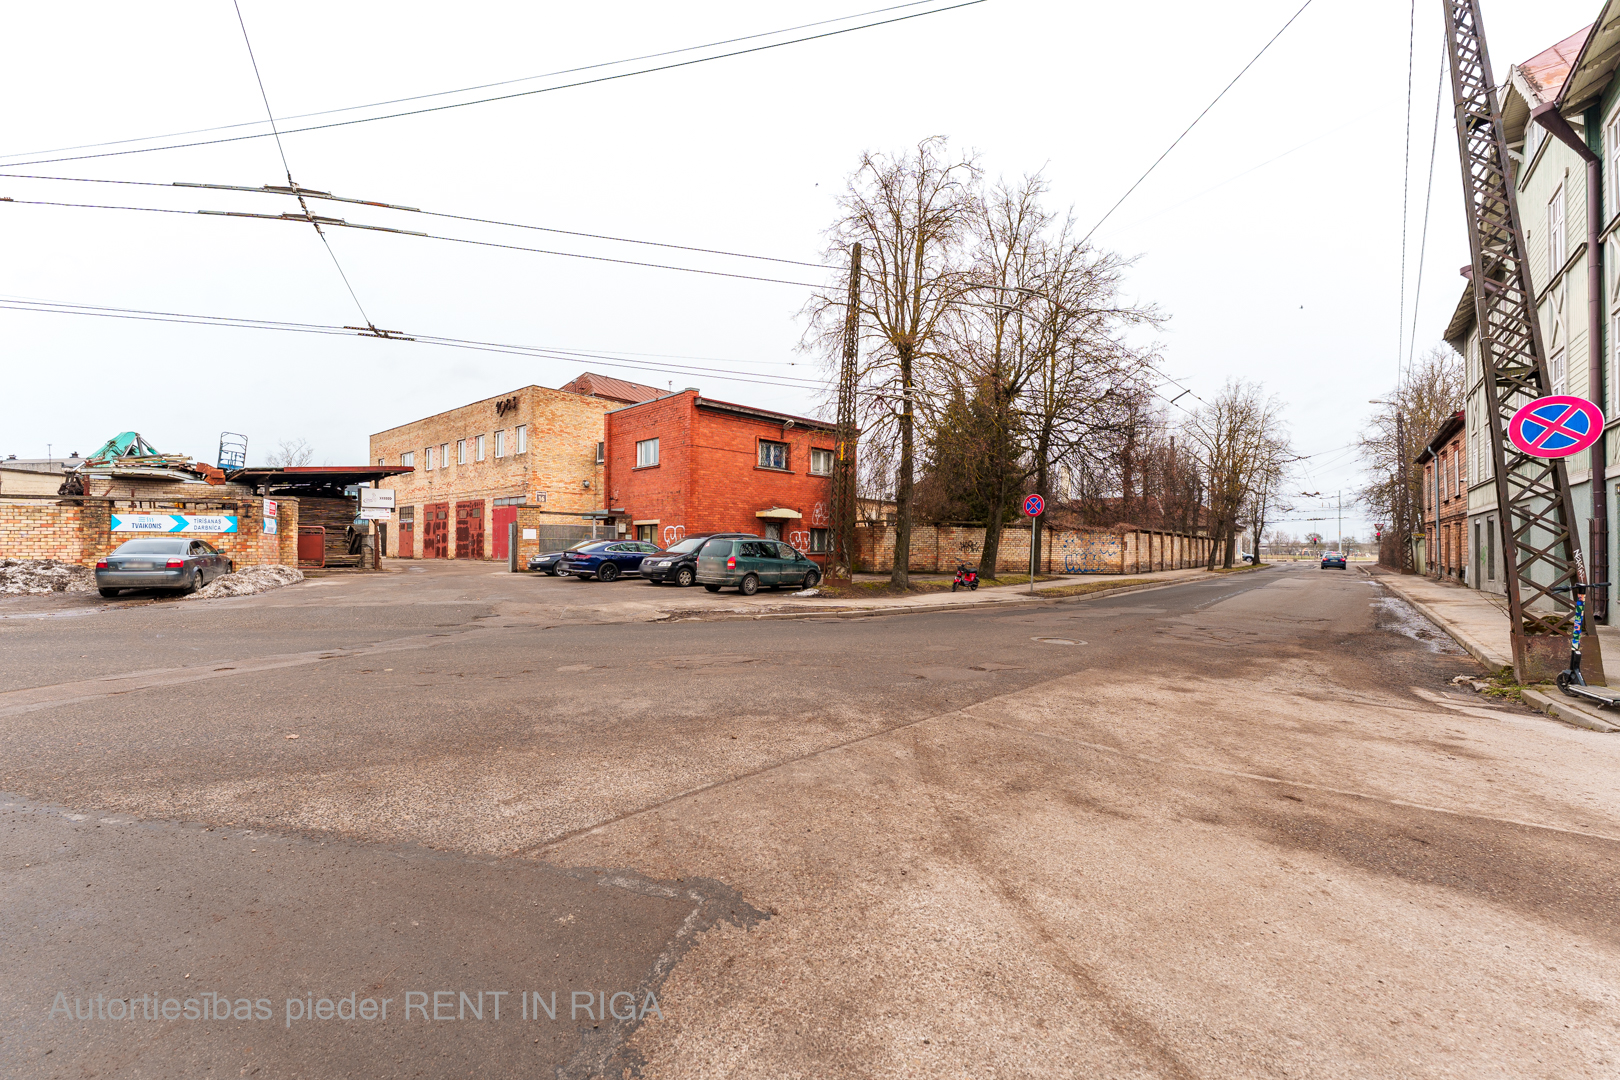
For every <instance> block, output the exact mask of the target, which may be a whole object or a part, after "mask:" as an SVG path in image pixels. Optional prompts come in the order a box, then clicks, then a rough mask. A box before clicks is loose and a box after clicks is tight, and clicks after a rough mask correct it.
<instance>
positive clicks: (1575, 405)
mask: <svg viewBox="0 0 1620 1080" xmlns="http://www.w3.org/2000/svg"><path fill="white" fill-rule="evenodd" d="M1601 434H1603V411H1602V410H1601V409H1599V408H1598V407H1597V406H1596V405H1594V404H1592V403H1591V402H1590V401H1587V400H1586V399H1585V398H1578V397H1569V396H1567V395H1563V394H1555V395H1553V396H1551V397H1544V398H1537V399H1536V400H1534V401H1532V402H1531V403H1530V404H1528V405H1526V406H1524V408H1522V409H1520V410H1519V411H1518V412H1516V413H1514V414H1513V419H1512V420H1509V421H1508V439H1509V441H1511V442H1512V443H1513V445H1514V446H1515V447H1517V448H1518V449H1519V451H1520V453H1525V454H1529V455H1531V456H1532V457H1538V458H1564V457H1569V456H1571V455H1572V454H1578V453H1580V452H1581V451H1582V450H1585V449H1587V448H1588V447H1590V446H1591V445H1592V444H1593V443H1595V442H1597V441H1598V436H1599V435H1601Z"/></svg>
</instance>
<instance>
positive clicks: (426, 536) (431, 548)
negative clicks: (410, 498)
mask: <svg viewBox="0 0 1620 1080" xmlns="http://www.w3.org/2000/svg"><path fill="white" fill-rule="evenodd" d="M449 515H450V504H449V503H429V504H428V505H426V506H424V507H422V558H424V559H448V558H449V557H450V521H449Z"/></svg>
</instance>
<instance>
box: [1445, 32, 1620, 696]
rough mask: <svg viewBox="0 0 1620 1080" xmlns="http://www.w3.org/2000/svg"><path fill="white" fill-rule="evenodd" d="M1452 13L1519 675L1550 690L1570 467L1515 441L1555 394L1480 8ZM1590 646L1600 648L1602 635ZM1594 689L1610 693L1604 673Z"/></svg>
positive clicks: (1570, 576) (1560, 656)
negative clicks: (1510, 432) (1515, 419)
mask: <svg viewBox="0 0 1620 1080" xmlns="http://www.w3.org/2000/svg"><path fill="white" fill-rule="evenodd" d="M1442 2H1443V4H1444V7H1445V14H1446V47H1447V51H1448V53H1449V55H1450V59H1451V86H1452V93H1453V99H1454V101H1455V105H1456V121H1457V147H1458V150H1459V152H1460V154H1461V158H1462V178H1463V194H1464V198H1465V199H1466V200H1467V209H1468V247H1469V252H1470V254H1471V256H1472V260H1473V282H1474V315H1475V318H1476V320H1477V323H1478V328H1479V355H1480V363H1481V365H1482V370H1483V372H1484V383H1485V393H1486V418H1487V423H1488V428H1489V434H1490V445H1491V457H1492V462H1493V464H1494V468H1495V472H1496V475H1495V477H1494V480H1495V482H1496V503H1497V519H1498V521H1500V523H1501V529H1502V551H1503V554H1504V555H1505V556H1508V557H1507V558H1505V559H1504V562H1506V563H1507V566H1506V568H1505V569H1506V570H1507V573H1506V575H1505V576H1506V579H1507V597H1508V618H1509V624H1510V627H1511V629H1512V635H1513V669H1514V673H1515V675H1516V677H1517V678H1518V680H1519V681H1520V682H1522V683H1528V682H1540V681H1543V680H1545V679H1548V678H1551V677H1552V676H1553V675H1554V674H1555V673H1556V672H1558V671H1561V670H1563V669H1564V667H1565V666H1566V662H1567V660H1568V651H1567V650H1568V648H1569V636H1570V632H1571V630H1572V629H1573V628H1574V601H1573V600H1572V599H1571V598H1570V596H1569V594H1567V593H1555V592H1552V591H1551V590H1552V588H1553V587H1554V586H1558V585H1566V584H1569V583H1570V582H1572V581H1574V580H1575V577H1576V560H1577V559H1578V558H1579V557H1580V556H1579V540H1578V538H1577V536H1576V534H1575V532H1574V530H1573V529H1572V528H1571V524H1572V523H1573V522H1574V521H1575V511H1574V505H1573V503H1572V502H1571V500H1570V495H1569V478H1568V476H1567V475H1566V473H1565V471H1564V463H1563V461H1561V460H1557V459H1553V460H1547V459H1543V458H1537V457H1531V456H1530V455H1528V454H1524V453H1521V452H1520V451H1519V450H1518V449H1517V448H1516V447H1514V446H1513V445H1512V444H1511V443H1510V442H1508V440H1507V430H1506V429H1507V425H1508V421H1509V420H1510V419H1511V418H1512V416H1513V414H1514V413H1515V412H1516V411H1517V410H1518V409H1519V408H1520V407H1521V406H1523V405H1524V404H1526V403H1527V402H1529V401H1531V400H1533V399H1535V398H1538V397H1541V396H1543V395H1544V394H1545V393H1546V390H1545V388H1546V387H1548V386H1550V385H1552V384H1551V381H1550V380H1549V379H1548V377H1547V361H1546V356H1547V354H1546V351H1545V349H1544V348H1543V346H1542V341H1541V326H1540V324H1539V322H1538V321H1537V318H1536V307H1535V292H1534V289H1533V287H1532V285H1531V282H1530V268H1529V259H1528V257H1527V253H1526V249H1525V242H1524V230H1523V229H1522V228H1521V227H1520V224H1519V209H1518V204H1517V202H1516V201H1515V199H1514V194H1513V175H1512V171H1511V168H1510V167H1509V165H1508V161H1509V158H1508V153H1507V136H1506V134H1505V132H1504V130H1503V127H1502V109H1501V103H1500V100H1499V99H1498V97H1497V93H1496V88H1495V86H1493V85H1492V84H1491V64H1490V55H1489V53H1488V52H1487V51H1486V48H1485V30H1484V26H1483V24H1482V23H1481V21H1480V14H1479V0H1442ZM1587 640H1589V641H1591V642H1592V644H1593V645H1596V644H1597V635H1595V634H1593V635H1590V636H1589V637H1588V638H1587ZM1591 666H1592V668H1593V669H1594V671H1596V672H1599V673H1601V671H1602V661H1601V659H1600V658H1597V657H1595V656H1594V657H1593V659H1592V661H1591ZM1592 681H1594V682H1601V681H1602V677H1601V674H1599V675H1598V676H1597V677H1595V678H1593V680H1592Z"/></svg>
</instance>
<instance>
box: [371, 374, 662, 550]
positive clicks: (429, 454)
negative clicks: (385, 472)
mask: <svg viewBox="0 0 1620 1080" xmlns="http://www.w3.org/2000/svg"><path fill="white" fill-rule="evenodd" d="M659 394H660V391H658V390H657V389H655V388H653V387H650V386H642V385H640V384H638V383H630V382H625V381H624V380H622V379H610V378H606V377H604V376H600V375H594V374H590V373H587V374H584V375H581V376H580V377H579V378H577V379H575V380H573V381H572V382H570V383H568V384H567V389H563V390H552V389H549V388H547V387H544V386H525V387H522V388H521V389H518V390H512V391H509V392H507V393H504V394H499V395H496V396H495V397H490V398H484V399H483V400H482V401H475V402H473V403H472V404H470V405H463V406H461V407H460V408H456V409H450V410H448V411H446V412H442V413H438V414H436V415H434V416H429V417H424V418H423V419H421V420H413V421H411V422H410V423H408V424H401V425H400V426H398V427H393V428H389V429H387V430H386V431H380V432H378V433H377V434H375V435H373V436H371V460H372V461H374V462H376V463H377V464H379V465H404V466H409V467H411V468H412V469H414V471H413V472H411V473H409V474H406V475H402V476H398V477H395V478H393V479H392V480H388V481H384V482H383V486H385V487H391V488H393V489H394V505H395V510H394V516H393V518H392V519H391V520H390V521H389V522H388V523H387V526H388V527H387V530H386V544H385V551H386V553H387V554H389V555H392V556H396V557H403V558H419V559H420V558H429V559H431V558H459V559H491V558H498V559H504V558H506V555H507V551H506V539H507V529H506V526H507V523H508V522H509V521H514V520H516V512H517V509H518V508H519V507H523V508H527V509H526V510H525V513H524V517H525V520H526V521H527V520H530V519H532V518H534V517H535V515H536V514H538V515H540V516H541V517H542V518H544V519H552V520H555V521H558V522H572V523H580V522H584V521H586V520H588V518H587V515H589V514H591V513H592V512H599V511H600V510H601V509H602V506H603V503H602V496H601V488H602V461H601V449H602V441H603V438H604V434H603V432H604V427H605V422H604V420H603V417H604V416H605V415H606V414H607V412H608V411H609V410H612V409H617V408H621V407H622V406H624V405H628V404H634V403H636V402H638V401H645V400H648V399H649V398H653V397H657V396H659Z"/></svg>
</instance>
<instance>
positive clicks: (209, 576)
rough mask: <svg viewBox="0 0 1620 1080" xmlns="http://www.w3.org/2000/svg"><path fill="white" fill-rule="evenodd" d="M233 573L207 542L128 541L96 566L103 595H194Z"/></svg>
mask: <svg viewBox="0 0 1620 1080" xmlns="http://www.w3.org/2000/svg"><path fill="white" fill-rule="evenodd" d="M230 572H231V560H230V559H228V558H226V557H225V555H224V554H223V553H221V552H220V551H218V550H216V549H215V548H214V546H213V545H212V544H210V543H208V542H207V541H206V540H127V541H125V542H124V543H123V544H121V545H120V546H119V548H118V550H117V551H115V552H113V553H112V554H111V555H108V556H107V557H106V558H105V559H102V560H101V561H99V562H97V563H96V587H97V588H98V589H100V590H101V595H102V596H117V595H118V590H120V589H180V590H183V591H185V592H192V591H194V590H196V589H200V588H202V587H203V586H204V585H206V584H208V583H209V582H210V581H213V580H214V579H215V578H217V577H219V576H220V575H221V574H228V573H230Z"/></svg>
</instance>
